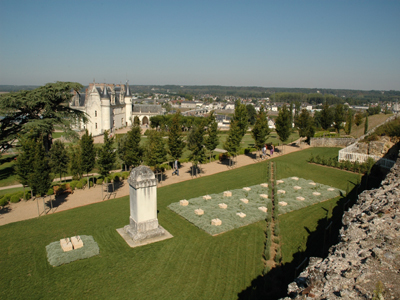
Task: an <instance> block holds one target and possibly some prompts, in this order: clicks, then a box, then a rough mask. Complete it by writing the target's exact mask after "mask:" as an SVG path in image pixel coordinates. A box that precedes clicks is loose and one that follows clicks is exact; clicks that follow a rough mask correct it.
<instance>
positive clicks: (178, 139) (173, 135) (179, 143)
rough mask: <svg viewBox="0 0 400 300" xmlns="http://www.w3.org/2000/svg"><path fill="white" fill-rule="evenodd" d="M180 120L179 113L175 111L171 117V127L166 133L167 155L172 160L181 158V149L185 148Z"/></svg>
mask: <svg viewBox="0 0 400 300" xmlns="http://www.w3.org/2000/svg"><path fill="white" fill-rule="evenodd" d="M180 119H181V115H180V111H177V112H176V113H175V114H174V116H173V117H172V120H171V126H170V128H169V132H168V149H169V154H170V155H171V156H172V158H173V159H174V160H176V159H179V158H180V157H181V156H182V153H183V149H184V148H185V142H184V141H183V137H182V126H181V122H180Z"/></svg>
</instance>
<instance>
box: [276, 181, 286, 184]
mask: <svg viewBox="0 0 400 300" xmlns="http://www.w3.org/2000/svg"><path fill="white" fill-rule="evenodd" d="M280 183H284V181H283V180H277V181H276V184H280Z"/></svg>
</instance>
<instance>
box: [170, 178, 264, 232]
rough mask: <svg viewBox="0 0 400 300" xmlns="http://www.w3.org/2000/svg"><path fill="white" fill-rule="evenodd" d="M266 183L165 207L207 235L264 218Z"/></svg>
mask: <svg viewBox="0 0 400 300" xmlns="http://www.w3.org/2000/svg"><path fill="white" fill-rule="evenodd" d="M267 194H268V184H266V183H265V184H262V185H254V186H250V187H246V188H243V189H236V190H231V191H225V192H223V193H220V194H211V195H206V196H207V197H205V196H200V197H197V198H192V199H189V200H186V201H187V202H188V203H187V205H186V202H181V201H178V202H175V203H172V204H170V205H169V206H168V207H169V208H170V209H171V210H173V211H174V212H176V213H177V214H179V215H181V216H182V217H184V218H185V219H186V220H188V221H189V222H191V223H193V224H194V225H195V226H197V227H198V228H200V229H203V230H204V231H205V232H207V233H209V234H210V235H217V234H220V233H223V232H226V231H229V230H232V229H235V228H239V227H242V226H246V225H249V224H252V223H255V222H258V221H261V220H264V219H265V218H266V217H267V214H268V213H269V212H268V210H267V206H268V203H270V202H271V200H270V199H268V197H265V195H267ZM262 195H264V196H262Z"/></svg>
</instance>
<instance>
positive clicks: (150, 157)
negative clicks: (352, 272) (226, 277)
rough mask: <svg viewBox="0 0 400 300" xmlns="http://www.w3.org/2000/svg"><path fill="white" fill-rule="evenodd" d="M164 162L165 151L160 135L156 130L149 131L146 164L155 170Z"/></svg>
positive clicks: (165, 158)
mask: <svg viewBox="0 0 400 300" xmlns="http://www.w3.org/2000/svg"><path fill="white" fill-rule="evenodd" d="M166 160H167V150H166V149H165V142H164V139H163V135H162V133H161V132H159V131H156V130H151V131H150V130H149V135H148V137H147V143H146V151H145V161H146V164H147V165H148V166H150V167H154V169H155V170H156V169H158V168H159V166H160V165H161V164H162V163H164V162H165V161H166Z"/></svg>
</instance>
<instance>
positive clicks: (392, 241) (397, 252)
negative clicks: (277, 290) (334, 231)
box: [285, 158, 400, 299]
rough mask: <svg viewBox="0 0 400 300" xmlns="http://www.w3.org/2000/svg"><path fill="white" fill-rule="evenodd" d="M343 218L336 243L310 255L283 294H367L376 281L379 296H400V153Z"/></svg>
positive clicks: (345, 296)
mask: <svg viewBox="0 0 400 300" xmlns="http://www.w3.org/2000/svg"><path fill="white" fill-rule="evenodd" d="M342 222H343V227H342V229H341V230H340V242H339V243H338V244H337V245H334V246H332V247H331V248H330V250H329V255H328V257H326V258H325V259H322V258H315V257H311V258H310V261H309V266H308V267H307V268H306V269H305V270H304V271H303V272H302V273H301V274H300V276H299V277H298V278H296V280H295V281H294V282H292V283H291V284H289V287H288V295H289V297H286V298H285V299H372V297H373V296H374V293H376V292H377V291H378V289H379V288H378V285H379V283H380V282H381V283H382V284H383V285H382V290H383V294H384V299H400V285H399V282H400V158H398V159H397V162H396V164H395V165H394V166H393V167H392V169H391V171H390V173H389V174H388V175H387V176H386V178H385V180H384V181H382V184H381V186H380V188H378V189H375V190H367V191H364V192H362V193H361V194H360V195H359V197H358V200H357V203H356V204H355V205H354V206H353V207H352V208H351V209H349V211H347V212H345V213H344V215H343V218H342ZM306 297H310V298H306ZM377 299H383V298H377Z"/></svg>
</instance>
